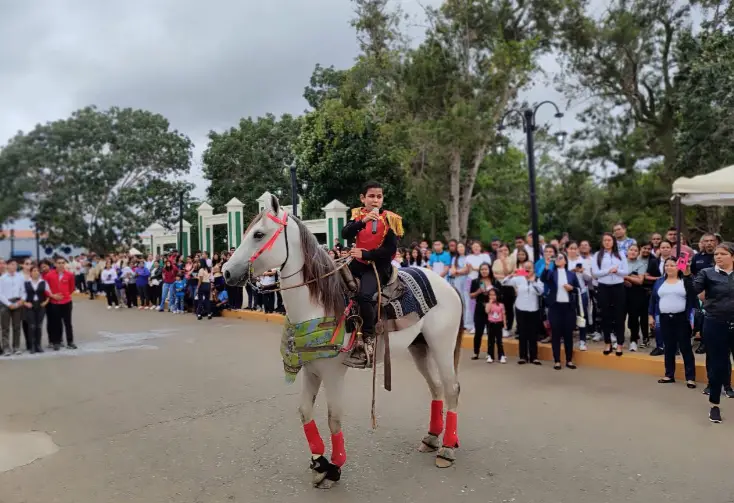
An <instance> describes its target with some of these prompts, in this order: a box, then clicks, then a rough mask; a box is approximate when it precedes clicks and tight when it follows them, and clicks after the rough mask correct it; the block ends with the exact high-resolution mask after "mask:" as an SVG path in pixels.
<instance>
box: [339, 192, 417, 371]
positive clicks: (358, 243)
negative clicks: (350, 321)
mask: <svg viewBox="0 0 734 503" xmlns="http://www.w3.org/2000/svg"><path fill="white" fill-rule="evenodd" d="M359 199H360V200H361V201H362V205H363V206H362V207H361V208H354V209H353V210H352V217H351V220H350V221H349V223H348V224H347V225H345V226H344V228H343V229H342V238H343V239H346V240H348V241H350V242H353V243H354V244H353V246H352V249H351V250H350V252H349V254H350V255H351V256H352V257H353V260H352V262H351V263H350V264H349V269H350V271H351V272H352V275H353V276H354V277H355V278H359V279H360V285H359V292H358V293H357V297H356V300H357V303H358V304H359V311H360V316H361V317H362V323H363V324H362V341H358V344H357V346H356V347H355V349H354V350H353V351H352V354H351V355H350V356H349V358H348V359H347V360H346V361H345V365H347V366H348V367H353V368H368V367H369V366H371V363H372V356H373V354H374V346H375V321H376V320H375V318H376V313H375V307H376V306H375V301H374V300H373V298H374V297H375V294H376V293H377V278H376V277H375V269H377V274H378V275H379V280H380V285H384V284H385V283H386V282H387V281H388V280H389V279H390V274H391V272H392V264H391V262H392V259H393V257H394V256H395V253H396V252H397V249H398V238H400V237H402V236H403V223H402V218H401V217H400V216H398V215H396V214H395V213H392V212H390V211H386V210H384V209H382V203H383V193H382V185H380V184H379V183H377V182H368V183H366V184H365V186H364V187H363V189H362V192H361V194H360V195H359ZM373 264H374V266H375V268H373V266H372V265H373Z"/></svg>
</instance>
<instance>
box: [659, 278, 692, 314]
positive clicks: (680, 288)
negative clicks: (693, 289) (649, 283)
mask: <svg viewBox="0 0 734 503" xmlns="http://www.w3.org/2000/svg"><path fill="white" fill-rule="evenodd" d="M658 297H659V298H660V300H659V301H658V309H659V311H660V313H661V314H676V313H682V312H684V311H685V310H686V287H685V285H684V284H683V280H678V281H677V282H675V283H672V284H671V283H668V282H667V281H663V284H662V285H660V288H658Z"/></svg>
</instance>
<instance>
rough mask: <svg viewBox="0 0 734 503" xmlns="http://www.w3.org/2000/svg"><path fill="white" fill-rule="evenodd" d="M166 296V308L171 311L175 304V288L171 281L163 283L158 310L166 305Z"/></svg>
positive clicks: (161, 309)
mask: <svg viewBox="0 0 734 503" xmlns="http://www.w3.org/2000/svg"><path fill="white" fill-rule="evenodd" d="M166 297H168V310H169V311H173V305H174V304H175V302H176V301H175V297H176V289H175V288H174V286H173V283H163V294H162V295H161V305H160V306H158V310H159V311H163V309H164V308H165V306H166Z"/></svg>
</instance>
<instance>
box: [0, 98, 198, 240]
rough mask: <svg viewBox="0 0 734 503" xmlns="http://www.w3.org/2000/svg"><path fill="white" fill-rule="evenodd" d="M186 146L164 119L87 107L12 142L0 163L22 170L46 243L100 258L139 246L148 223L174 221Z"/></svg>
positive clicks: (188, 143) (185, 166) (33, 213)
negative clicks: (87, 251) (94, 253)
mask: <svg viewBox="0 0 734 503" xmlns="http://www.w3.org/2000/svg"><path fill="white" fill-rule="evenodd" d="M191 148H192V144H191V141H190V140H189V139H188V138H187V137H186V136H184V135H182V134H180V133H179V132H177V131H171V130H170V126H169V123H168V120H166V119H165V118H164V117H163V116H161V115H158V114H154V113H152V112H148V111H144V110H134V109H130V108H126V109H120V108H116V107H113V108H111V109H109V110H105V111H101V110H98V109H97V108H96V107H87V108H84V109H81V110H78V111H76V112H74V113H73V114H72V115H71V117H69V118H68V119H62V120H58V121H54V122H50V123H46V124H43V125H40V124H39V125H37V126H36V127H35V128H34V129H33V130H32V131H30V132H28V133H26V134H24V133H19V134H18V135H17V136H15V137H14V138H13V139H12V140H11V141H10V143H9V145H8V146H7V148H5V149H3V151H2V153H0V164H6V165H10V166H13V167H14V169H21V168H22V169H25V170H27V172H28V176H29V183H30V187H31V192H30V193H28V194H27V196H28V210H29V212H30V215H31V216H32V218H33V220H34V221H35V222H36V224H37V225H38V228H39V230H40V231H41V232H43V233H46V234H47V238H46V241H47V242H48V243H49V244H51V245H59V244H68V245H76V246H82V247H85V248H88V249H90V250H94V251H97V252H102V253H103V252H106V251H109V250H112V249H115V248H116V247H118V246H122V245H129V244H131V243H133V242H135V241H136V240H137V236H138V234H139V233H141V232H142V231H144V230H145V229H146V228H147V227H148V225H150V223H151V222H153V221H155V220H157V221H161V222H163V223H172V222H173V220H174V219H175V218H176V217H177V211H178V210H177V207H178V205H177V201H178V194H179V193H180V192H182V191H183V192H185V193H187V192H188V191H189V190H190V188H191V187H190V184H187V183H184V182H181V181H178V180H171V177H177V176H181V175H183V174H185V173H187V172H188V170H189V166H190V159H191Z"/></svg>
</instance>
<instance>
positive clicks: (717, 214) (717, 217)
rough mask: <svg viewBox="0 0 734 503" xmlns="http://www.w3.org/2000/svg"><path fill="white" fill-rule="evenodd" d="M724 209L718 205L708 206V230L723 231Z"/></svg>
mask: <svg viewBox="0 0 734 503" xmlns="http://www.w3.org/2000/svg"><path fill="white" fill-rule="evenodd" d="M722 209H723V208H719V207H717V206H713V207H709V208H706V230H707V231H708V232H714V233H720V232H721V222H722V220H723V218H722Z"/></svg>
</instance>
